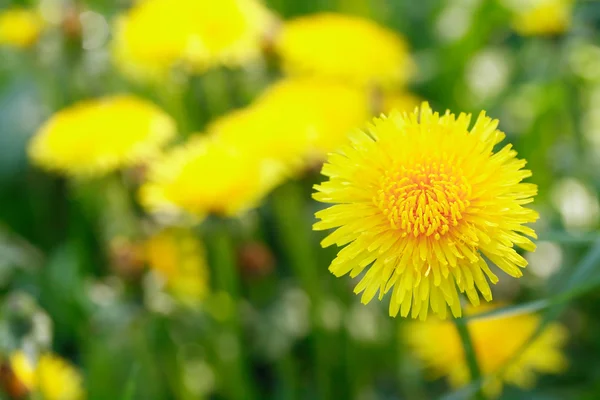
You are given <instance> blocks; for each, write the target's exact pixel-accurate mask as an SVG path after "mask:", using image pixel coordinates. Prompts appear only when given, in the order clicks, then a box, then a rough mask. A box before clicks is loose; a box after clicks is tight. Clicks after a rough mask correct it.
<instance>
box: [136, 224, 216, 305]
mask: <svg viewBox="0 0 600 400" xmlns="http://www.w3.org/2000/svg"><path fill="white" fill-rule="evenodd" d="M145 247H146V260H147V262H148V265H149V266H150V268H151V269H152V270H153V271H155V272H156V273H157V274H158V275H159V276H161V277H162V279H164V280H165V283H166V285H167V288H168V290H169V291H170V292H171V293H173V295H175V296H176V297H177V298H178V299H180V300H181V301H183V302H187V303H192V304H193V303H195V302H197V301H201V300H203V299H204V298H205V297H206V295H207V294H208V291H209V286H208V276H209V271H208V266H207V265H206V254H205V250H204V247H203V245H202V243H201V242H200V241H199V240H198V239H197V238H196V237H195V236H194V234H193V233H192V232H191V231H189V230H187V229H175V228H172V229H166V230H163V231H162V232H159V233H157V234H155V235H154V236H152V237H151V238H150V239H148V241H147V242H146V246H145Z"/></svg>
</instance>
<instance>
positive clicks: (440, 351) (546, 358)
mask: <svg viewBox="0 0 600 400" xmlns="http://www.w3.org/2000/svg"><path fill="white" fill-rule="evenodd" d="M496 307H497V306H487V307H486V306H483V307H481V309H479V310H478V312H481V310H491V309H494V308H496ZM466 313H468V314H474V311H473V308H472V307H469V308H468V309H467V310H466ZM539 323H540V317H539V316H538V315H535V314H522V315H513V316H507V317H497V318H487V319H478V320H474V321H471V322H469V323H468V328H469V333H470V336H471V340H472V342H473V346H474V348H475V352H476V354H477V361H478V363H479V366H480V368H481V372H482V374H483V375H484V376H487V377H488V379H489V380H488V381H487V383H486V385H485V386H484V390H485V391H486V392H487V394H488V395H489V396H497V395H499V394H500V392H501V391H502V385H503V384H504V383H507V384H511V385H515V386H519V387H522V388H525V389H527V388H531V387H533V386H534V384H535V376H536V374H537V373H559V372H561V371H563V370H564V369H565V368H566V365H567V362H566V359H565V357H564V356H563V354H562V353H561V347H562V346H563V345H564V344H565V342H566V340H567V331H566V329H565V328H564V327H563V326H562V325H560V324H558V323H552V324H550V325H549V326H548V327H546V329H545V330H544V331H543V332H542V334H541V335H539V336H538V337H537V338H536V339H535V340H534V341H532V342H531V344H530V345H529V346H528V347H527V348H526V350H525V351H521V350H522V346H523V345H524V344H525V342H526V341H527V340H528V339H529V337H531V335H532V334H533V333H534V331H535V330H536V329H537V326H538V325H539ZM404 334H405V336H406V338H407V341H408V344H409V345H410V346H411V347H412V348H413V349H414V352H415V354H416V356H417V357H418V358H419V359H421V360H422V361H423V363H424V366H425V367H426V368H427V369H428V370H429V371H430V372H431V373H432V374H433V376H434V377H438V376H446V377H447V378H448V380H449V382H450V384H451V385H452V386H453V387H460V386H463V385H466V384H467V383H468V382H469V380H470V375H469V368H468V366H467V363H466V361H465V356H464V351H463V348H462V346H461V340H460V337H459V336H458V333H457V331H456V327H455V326H454V324H453V323H451V322H449V321H440V320H428V321H426V322H421V323H412V324H410V325H409V327H407V328H406V329H405V330H404ZM506 363H509V364H508V365H507V366H506V368H505V369H501V368H503V367H505V364H506Z"/></svg>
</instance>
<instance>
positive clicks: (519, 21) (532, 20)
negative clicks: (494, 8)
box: [513, 0, 573, 36]
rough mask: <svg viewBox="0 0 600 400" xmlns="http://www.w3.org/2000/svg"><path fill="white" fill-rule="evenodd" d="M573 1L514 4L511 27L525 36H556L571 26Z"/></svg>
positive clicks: (560, 0) (528, 0)
mask: <svg viewBox="0 0 600 400" xmlns="http://www.w3.org/2000/svg"><path fill="white" fill-rule="evenodd" d="M572 12H573V0H526V1H522V2H519V3H515V7H514V13H515V15H514V18H513V26H514V28H515V30H516V31H517V32H518V33H519V34H521V35H525V36H535V35H557V34H561V33H564V32H565V31H566V30H568V29H569V27H570V26H571V16H572Z"/></svg>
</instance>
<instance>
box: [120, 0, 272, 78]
mask: <svg viewBox="0 0 600 400" xmlns="http://www.w3.org/2000/svg"><path fill="white" fill-rule="evenodd" d="M274 22H275V18H274V17H273V15H272V14H271V13H270V12H269V11H268V10H267V9H266V8H265V7H264V6H263V5H262V4H261V3H260V2H259V1H257V0H219V1H197V0H177V1H173V0H146V1H143V2H140V3H138V4H137V5H136V6H134V7H133V8H132V9H131V10H129V11H128V12H127V13H126V14H125V15H124V16H122V17H121V18H120V20H119V21H118V24H117V29H116V37H115V43H114V55H115V58H116V62H117V64H118V65H119V66H121V67H122V68H123V69H124V71H126V72H130V73H131V75H133V76H137V75H140V74H141V75H145V76H149V77H152V76H154V77H160V76H162V75H164V73H165V72H168V71H169V69H170V68H172V67H174V66H176V65H181V66H183V67H184V68H187V69H188V70H191V71H195V72H203V71H205V70H206V69H208V68H211V67H213V66H216V65H228V66H232V65H234V66H236V65H241V64H244V63H246V62H248V61H250V60H252V59H255V58H257V57H258V56H259V55H260V52H261V46H262V41H263V39H264V38H265V36H266V35H267V34H268V33H269V31H270V30H272V29H273V24H274Z"/></svg>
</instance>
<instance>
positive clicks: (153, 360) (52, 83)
mask: <svg viewBox="0 0 600 400" xmlns="http://www.w3.org/2000/svg"><path fill="white" fill-rule="evenodd" d="M215 1H216V0H215ZM15 4H23V5H28V2H26V1H23V2H17V1H14V2H11V1H6V0H0V8H5V7H8V6H10V5H15ZM32 4H33V3H32ZM77 4H78V5H79V6H80V7H81V8H82V9H88V10H92V11H95V12H97V13H101V14H102V15H104V16H105V17H106V18H107V20H108V21H110V19H111V18H112V17H114V16H115V15H116V14H117V13H118V12H119V11H120V10H123V9H125V8H126V7H127V6H128V5H127V2H126V1H119V2H115V1H108V0H89V1H80V2H77ZM268 4H269V6H270V7H271V8H272V9H273V10H274V11H276V12H277V13H278V14H279V15H280V16H282V17H283V18H290V17H294V16H297V15H303V14H307V13H312V12H316V11H324V10H328V11H340V12H345V13H351V14H358V15H363V16H367V17H370V18H372V19H374V20H376V21H378V22H379V23H381V24H383V25H385V26H388V27H390V28H392V29H394V30H397V31H398V32H401V33H402V34H403V35H405V36H406V38H407V39H408V41H409V43H410V46H411V52H412V53H413V55H414V57H415V60H416V63H417V70H418V73H417V76H416V79H415V81H414V82H413V83H412V84H411V88H410V89H411V91H412V92H414V93H416V94H417V95H419V96H420V97H422V98H424V99H427V100H429V101H430V102H431V103H432V105H433V106H434V108H436V109H445V108H449V109H451V110H453V111H467V112H475V113H478V112H479V111H480V110H482V109H485V110H487V112H488V113H489V114H490V115H491V116H493V117H496V118H499V119H500V120H501V129H503V130H504V131H506V133H507V135H508V138H507V140H508V141H510V142H512V143H514V145H515V147H516V148H517V150H518V151H519V156H520V157H523V158H526V159H527V160H528V162H529V163H528V167H529V168H530V169H531V170H533V171H534V176H533V179H532V181H533V182H535V183H537V184H538V185H539V188H540V193H539V196H538V197H537V200H536V208H537V209H539V210H540V211H541V212H542V215H543V221H542V223H540V226H539V227H537V228H538V231H539V232H540V235H541V240H545V241H549V242H551V243H554V244H556V245H558V246H559V249H560V254H562V262H561V268H560V269H559V270H558V271H556V272H554V273H553V274H551V275H550V276H549V277H546V276H544V275H539V274H534V273H532V272H531V271H527V272H526V276H525V277H524V278H523V279H521V280H520V281H518V282H507V283H506V284H505V285H500V286H499V287H498V288H494V294H495V298H497V299H500V300H506V301H510V302H512V303H513V304H515V306H512V308H510V309H509V310H508V311H515V310H516V311H522V310H528V309H533V310H537V311H540V312H542V313H544V315H545V317H546V318H547V320H551V319H554V318H560V319H561V320H562V321H563V322H564V323H565V324H566V326H567V327H568V328H569V331H570V335H571V337H570V341H569V345H568V348H567V349H566V353H567V356H568V358H569V361H570V366H569V369H568V371H567V372H566V373H565V374H563V375H560V376H552V377H542V378H541V380H540V382H539V384H538V385H537V387H536V388H535V389H534V390H532V391H528V392H525V391H522V390H519V389H516V388H507V390H505V392H504V395H503V396H504V397H503V398H506V399H590V400H591V399H596V398H598V397H599V396H600V379H598V378H599V377H600V362H599V361H598V360H600V339H599V338H600V313H599V312H598V309H599V307H600V297H598V294H597V293H598V291H597V288H598V287H600V270H599V269H600V234H599V232H598V227H599V225H598V215H597V207H598V193H599V189H600V162H599V161H598V160H599V159H600V119H599V117H598V116H599V115H600V114H599V113H600V111H598V110H600V99H599V98H598V94H599V93H600V91H599V89H600V72H598V71H600V47H598V46H599V44H600V3H598V2H595V1H580V2H577V3H576V5H575V7H574V23H573V26H572V28H571V30H570V31H569V32H567V33H565V34H564V35H560V36H555V37H543V38H542V37H527V38H526V37H521V36H518V35H516V34H515V33H514V32H512V31H511V28H510V13H509V12H508V11H507V10H506V8H505V7H504V6H503V5H502V4H501V3H500V2H497V1H492V0H469V1H467V0H461V1H459V0H456V1H450V0H448V1H443V0H420V1H418V2H417V1H414V0H372V1H368V0H302V1H299V0H270V1H268ZM453 9H454V10H459V11H458V12H456V11H453V12H454V13H455V14H454V15H461V14H460V13H461V12H463V13H466V14H464V15H467V16H468V17H467V18H466V19H464V18H458V17H456V18H454V19H453V18H451V17H452V15H451V16H450V17H449V16H448V13H450V12H451V10H453ZM461 10H462V11H461ZM457 13H458V14H457ZM444 18H445V19H444ZM456 32H464V33H463V34H457V36H456V37H454V36H453V35H454V34H455V33H456ZM48 36H49V37H46V38H45V39H44V40H45V41H46V42H45V43H44V45H45V47H43V50H44V51H43V52H42V51H41V50H40V51H31V52H15V51H8V50H6V49H2V50H0V220H1V221H2V222H1V224H0V297H1V299H2V300H1V306H0V349H2V351H3V352H6V351H9V350H10V349H13V348H15V347H17V346H19V345H20V344H21V343H22V341H23V340H24V338H31V337H32V336H31V335H32V332H38V333H39V329H42V328H40V327H39V325H40V318H39V315H40V314H41V315H46V316H47V317H49V320H50V321H51V327H50V328H48V329H49V330H50V332H51V335H52V340H46V342H45V343H48V344H49V345H50V346H51V347H52V349H53V350H54V351H56V352H57V353H59V354H61V355H62V356H64V357H66V358H69V359H70V360H72V361H73V362H74V363H75V364H76V365H77V366H78V367H79V368H81V370H82V371H83V374H84V377H85V382H86V390H87V393H88V398H89V399H92V400H93V399H124V400H129V399H144V400H152V399H184V400H187V399H196V398H214V399H250V400H253V399H254V400H256V399H317V398H321V399H361V400H363V399H364V400H366V399H381V400H384V399H431V398H438V397H441V396H448V397H447V398H468V397H470V396H471V395H472V394H473V390H469V389H468V388H467V389H466V390H462V391H459V392H455V393H451V391H450V390H449V389H448V388H447V386H446V385H445V383H444V382H443V381H442V380H434V381H430V380H428V379H427V378H428V377H427V376H426V374H424V373H423V371H422V368H421V365H420V364H419V362H418V361H417V360H415V359H414V357H413V356H412V355H411V354H410V352H409V351H408V350H407V349H406V348H405V346H404V345H403V343H402V341H401V339H400V337H399V334H398V332H399V327H400V326H401V325H402V324H404V323H405V321H403V320H401V319H400V318H398V319H390V318H389V317H387V315H386V304H378V303H373V304H370V305H369V306H362V305H360V304H359V302H358V299H357V298H356V297H355V296H354V295H353V294H352V292H351V286H350V280H349V279H347V278H344V279H335V278H334V277H333V276H331V275H330V274H329V272H328V271H327V265H328V263H329V261H330V260H331V259H332V256H333V253H332V252H333V251H334V250H332V249H326V250H323V249H321V248H320V247H319V245H318V242H319V240H320V239H321V238H322V235H321V234H317V233H314V232H311V228H310V227H311V224H312V223H313V219H314V218H313V213H314V211H316V210H317V209H318V207H319V206H318V205H317V204H315V203H314V202H312V201H311V200H309V199H310V193H311V184H313V183H314V182H317V181H318V180H319V179H320V178H319V176H318V174H317V173H314V174H312V175H310V176H308V177H306V178H305V179H303V180H301V181H294V182H289V183H287V184H285V185H283V186H282V187H280V188H278V189H277V190H276V191H275V192H274V193H273V194H272V195H271V196H270V197H269V199H267V201H266V203H265V204H264V205H263V206H261V208H260V209H259V210H258V211H257V212H256V213H253V214H252V215H250V216H249V217H247V218H246V219H244V220H243V221H241V222H240V221H238V222H227V223H223V221H213V220H211V221H208V223H206V224H204V225H203V226H202V227H201V228H200V229H199V231H198V234H199V235H200V236H201V237H203V238H204V240H205V241H206V245H207V247H208V251H209V260H210V265H211V268H212V269H213V271H212V278H211V280H212V282H213V286H214V288H215V295H214V296H211V298H210V300H209V301H208V304H206V305H205V307H203V308H202V309H190V308H175V309H173V310H170V311H168V312H166V311H164V310H162V309H161V308H160V307H155V306H152V304H151V303H149V300H148V296H152V293H150V294H148V293H147V291H148V288H144V287H143V282H142V281H141V280H139V279H137V280H136V279H128V278H126V277H123V276H119V275H118V274H116V273H115V271H114V269H112V268H111V266H110V264H111V259H110V257H109V256H108V254H107V251H106V249H107V247H108V241H109V240H110V238H111V237H110V236H111V235H110V234H111V232H112V233H114V232H119V233H122V232H126V233H127V232H131V233H132V234H133V235H135V232H136V229H138V228H137V227H136V224H137V220H136V219H135V218H138V217H139V216H140V210H139V209H136V208H135V207H134V206H133V205H132V204H133V202H132V198H131V196H132V195H131V193H129V192H127V191H124V187H123V185H122V179H125V180H126V178H123V177H117V178H118V179H117V178H115V177H110V178H107V179H106V180H103V181H99V182H95V183H93V184H89V185H81V186H80V185H74V184H72V183H70V182H67V181H65V180H64V179H61V178H58V177H56V176H51V175H49V174H46V173H43V172H41V171H40V170H38V169H36V168H34V167H32V166H31V165H29V164H28V162H27V158H26V154H25V145H26V143H27V140H28V138H29V137H30V136H31V135H32V134H33V133H34V132H35V130H36V128H37V127H38V126H39V125H40V124H41V123H42V122H43V121H44V120H45V118H47V117H48V116H49V115H51V113H52V112H54V111H56V110H58V109H60V108H62V107H63V106H65V105H68V104H72V103H73V102H75V101H77V100H79V99H82V98H87V97H92V96H98V95H102V94H106V93H117V92H122V91H130V92H133V93H137V94H140V95H143V96H145V97H147V98H150V99H152V100H154V101H155V102H157V103H158V104H160V105H161V106H162V107H163V108H164V109H166V110H168V111H169V112H170V113H171V114H172V115H173V116H174V117H176V118H177V120H178V124H179V127H180V129H181V131H182V132H183V133H190V132H193V131H200V130H202V128H203V126H204V125H205V124H206V123H207V121H209V120H210V119H212V118H214V117H215V116H218V115H221V114H223V113H225V112H226V111H227V110H228V109H231V108H233V107H239V106H242V105H244V104H247V103H248V102H249V101H250V100H251V99H252V98H253V97H254V96H255V95H256V93H258V92H260V90H261V89H262V88H264V87H265V86H266V85H267V84H268V83H269V82H272V81H274V80H276V79H277V77H278V72H277V69H276V68H274V67H273V66H271V68H269V69H267V70H265V71H262V72H261V73H260V74H259V75H248V74H246V73H244V72H243V71H230V70H216V71H211V72H209V73H207V74H206V75H205V76H200V77H195V78H193V79H192V80H191V81H190V84H189V88H188V89H187V90H186V93H185V96H184V97H183V98H175V97H173V96H171V95H170V93H165V92H164V91H163V90H162V89H161V88H160V87H154V88H151V87H143V86H139V85H137V86H136V85H132V84H131V83H129V82H127V81H126V80H124V79H123V78H121V77H119V76H118V75H117V74H116V73H115V71H114V70H113V69H112V68H111V67H110V63H109V59H108V54H107V48H106V44H105V45H103V46H102V47H100V48H99V49H96V50H94V51H86V50H83V49H82V47H81V43H80V42H78V40H77V39H69V38H65V37H63V36H62V35H61V32H60V31H58V30H57V31H53V32H50V34H49V35H48ZM348 62H352V60H348ZM498 76H500V78H498ZM115 179H116V180H115ZM119 179H121V180H119ZM565 179H569V181H568V182H577V183H576V185H579V186H577V187H579V188H580V187H584V188H585V190H587V195H588V197H587V198H591V199H592V200H591V201H592V205H591V206H590V205H589V204H586V203H585V201H583V200H581V201H579V202H578V201H577V199H576V200H573V201H571V203H569V204H570V205H567V206H566V207H567V208H568V210H567V211H566V213H567V214H568V212H569V210H571V213H573V212H574V213H575V214H577V211H578V210H579V211H582V212H585V211H586V210H590V209H591V210H592V211H590V214H589V215H584V218H583V220H584V221H583V223H581V224H579V225H578V224H574V225H573V224H570V225H569V223H568V222H569V221H568V219H566V218H565V210H564V209H563V210H562V211H561V207H560V204H561V203H560V201H558V202H557V200H555V197H556V195H555V193H556V191H557V190H558V189H557V188H558V187H559V186H560V185H561V184H562V183H564V182H565ZM115 182H116V184H115ZM561 182H562V183H561ZM125 186H126V185H125ZM569 188H572V186H569ZM575 192H576V193H579V192H577V191H575ZM578 198H579V199H581V196H579V197H578ZM594 201H595V203H594ZM594 204H595V205H594ZM569 207H570V208H569ZM586 207H587V208H586ZM590 207H591V208H590ZM594 207H596V208H595V209H596V211H595V212H596V214H595V215H594V214H593V210H594ZM573 210H575V211H573ZM131 216H133V217H132V218H133V220H129V219H128V218H130V217H131ZM249 240H252V241H259V242H261V243H265V244H268V246H269V247H270V248H271V250H272V251H273V253H274V255H275V259H276V266H275V268H274V270H273V271H272V272H271V273H270V274H268V275H265V276H260V277H250V278H249V277H247V276H246V277H243V278H242V279H237V278H236V277H235V276H231V272H232V271H233V272H235V268H236V266H235V264H236V259H235V256H234V253H233V250H234V249H235V247H236V246H238V245H240V244H243V243H245V242H247V241H249ZM547 257H556V255H554V256H553V255H552V254H551V255H550V256H547ZM546 260H548V259H546ZM550 261H552V260H550ZM217 266H218V267H217ZM227 266H229V267H227ZM228 271H229V272H228ZM228 273H229V275H228ZM504 280H505V281H506V280H508V279H504ZM224 293H229V294H230V295H225V294H224ZM499 312H500V313H504V312H507V310H505V309H503V310H500V311H499ZM238 314H239V315H238ZM485 317H486V316H484V317H483V318H485ZM488 317H489V316H488ZM36 318H37V319H36ZM43 324H44V323H42V325H43ZM507 334H510V332H508V333H507ZM38 336H39V335H38ZM42 336H43V335H42ZM33 337H35V335H33ZM35 340H38V341H41V342H44V340H43V338H42V339H39V338H37V339H35ZM472 366H473V365H472ZM473 367H475V366H473ZM1 396H3V395H2V394H0V397H1Z"/></svg>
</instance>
